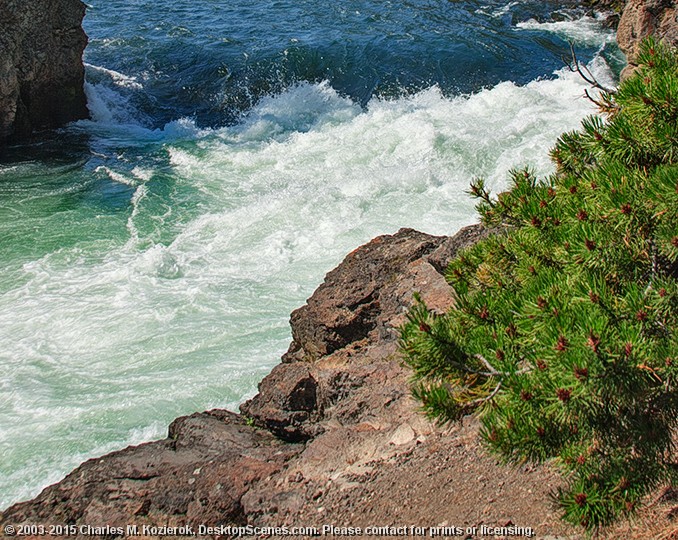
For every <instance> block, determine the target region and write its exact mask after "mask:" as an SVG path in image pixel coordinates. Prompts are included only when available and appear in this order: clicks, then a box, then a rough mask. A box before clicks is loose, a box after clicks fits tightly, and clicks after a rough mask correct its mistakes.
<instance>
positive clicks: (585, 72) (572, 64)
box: [563, 41, 616, 104]
mask: <svg viewBox="0 0 678 540" xmlns="http://www.w3.org/2000/svg"><path fill="white" fill-rule="evenodd" d="M570 55H571V59H570V60H566V59H564V58H563V61H564V62H565V64H566V65H567V67H568V68H569V70H570V71H572V72H573V73H578V74H579V76H580V77H581V78H582V79H584V80H585V81H586V82H587V83H588V84H590V85H591V86H593V87H594V88H597V89H598V90H602V91H603V92H607V93H608V94H615V93H616V92H615V90H614V88H608V87H607V86H603V85H602V84H600V83H599V82H598V80H597V79H596V77H595V76H594V75H593V73H591V71H590V70H589V68H587V67H586V66H585V65H584V64H582V63H581V62H579V59H578V58H577V53H576V51H575V50H574V44H573V43H572V42H571V41H570ZM586 95H587V97H588V98H589V99H591V96H590V95H589V93H588V92H586ZM592 101H593V100H592ZM596 104H598V103H597V102H596Z"/></svg>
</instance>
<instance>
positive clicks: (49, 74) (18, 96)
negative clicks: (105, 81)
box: [0, 0, 89, 144]
mask: <svg viewBox="0 0 678 540" xmlns="http://www.w3.org/2000/svg"><path fill="white" fill-rule="evenodd" d="M84 15H85V5H84V4H83V3H82V2H81V1H80V0H31V1H24V0H0V144H2V143H3V142H4V141H6V140H8V139H10V140H11V139H20V138H24V137H26V136H28V135H30V134H31V133H33V132H34V131H38V130H42V129H50V128H55V127H58V126H61V125H63V124H65V123H67V122H71V121H73V120H78V119H82V118H86V117H87V116H88V114H89V113H88V110H87V101H86V98H85V93H84V88H83V85H84V78H85V71H84V66H83V63H82V54H83V51H84V49H85V46H86V45H87V36H86V35H85V32H84V31H83V29H82V26H81V23H82V19H83V17H84Z"/></svg>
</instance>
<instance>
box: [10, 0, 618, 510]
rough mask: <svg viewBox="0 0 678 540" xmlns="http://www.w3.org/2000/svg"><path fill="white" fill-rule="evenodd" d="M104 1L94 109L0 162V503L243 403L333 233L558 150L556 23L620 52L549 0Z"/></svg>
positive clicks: (570, 88)
mask: <svg viewBox="0 0 678 540" xmlns="http://www.w3.org/2000/svg"><path fill="white" fill-rule="evenodd" d="M90 2H91V5H90V6H89V7H88V12H87V16H86V20H85V27H86V30H87V32H88V34H89V36H90V44H89V46H88V49H87V51H86V54H85V60H86V63H87V80H88V82H87V88H86V89H87V94H88V99H89V107H90V110H91V113H92V119H91V120H89V121H82V122H78V123H76V124H74V125H72V126H69V127H68V128H66V129H64V130H61V131H60V132H58V133H57V134H52V135H50V136H46V137H44V138H43V139H41V140H39V141H36V142H35V143H34V144H31V145H24V146H18V147H13V148H10V149H8V150H7V151H6V152H5V155H4V156H3V157H2V161H1V162H0V368H1V369H2V371H1V372H0V452H1V456H2V458H1V459H0V508H2V507H6V506H8V505H9V504H11V503H13V502H15V501H18V500H21V499H25V498H28V497H31V496H33V495H35V494H36V493H38V492H39V490H40V489H41V488H43V487H44V486H45V485H47V484H49V483H52V482H55V481H57V480H59V479H60V478H61V477H63V475H64V474H66V473H67V472H68V471H70V470H71V469H72V468H73V467H75V466H77V465H78V464H79V463H81V462H82V461H83V460H85V459H87V458H89V457H92V456H96V455H100V454H102V453H104V452H107V451H110V450H114V449H118V448H122V447H124V446H126V445H128V444H131V443H139V442H142V441H146V440H150V439H152V438H159V437H162V436H164V434H165V432H166V426H167V424H168V423H169V421H171V420H172V419H173V418H174V417H176V416H179V415H182V414H187V413H191V412H194V411H198V410H204V409H206V408H210V407H231V408H233V407H236V406H237V404H238V403H239V402H241V401H242V400H243V399H244V398H246V397H248V396H250V395H252V394H253V393H254V391H255V388H256V383H257V381H258V380H259V379H261V377H262V376H263V375H264V374H265V373H266V372H267V371H268V370H269V369H270V368H271V367H272V366H273V365H274V364H275V363H276V362H277V361H278V357H279V355H280V354H281V353H282V352H283V351H284V350H285V349H286V347H287V344H288V342H289V339H290V337H289V327H288V322H287V321H288V316H289V312H290V311H291V310H292V309H294V308H295V307H298V306H299V305H301V304H302V303H303V301H304V300H305V299H306V298H307V297H308V296H309V295H310V294H311V293H312V291H313V290H314V289H315V287H316V286H317V285H318V284H319V283H320V281H322V277H323V275H324V273H325V272H327V271H328V270H330V269H331V268H332V267H334V266H335V265H336V264H337V263H338V262H339V261H340V260H341V258H342V257H343V255H344V254H345V253H347V252H348V251H350V250H351V249H353V248H355V247H356V246H358V245H360V244H362V243H364V242H366V241H368V240H369V239H370V238H372V237H374V236H376V235H379V234H385V233H393V232H395V231H396V230H397V229H398V228H400V227H414V228H417V229H420V230H423V231H426V232H429V233H435V234H450V233H453V232H454V231H455V230H456V229H458V228H459V227H460V226H462V225H466V224H469V223H472V222H474V221H475V217H474V210H473V203H472V201H471V200H470V199H469V198H468V196H467V195H466V194H465V190H466V189H467V187H468V183H469V181H470V180H471V179H472V178H473V177H476V176H484V177H486V178H487V179H488V181H489V183H490V185H492V186H493V187H495V188H499V189H500V188H502V187H503V186H504V185H505V179H506V173H507V170H508V169H510V168H511V167H514V166H522V165H524V164H529V165H531V166H533V167H535V168H536V169H537V170H538V171H540V172H542V173H546V172H548V171H550V164H549V161H548V157H547V151H548V148H549V147H550V146H551V145H552V143H553V142H554V141H555V138H556V137H557V135H558V134H560V133H561V132H563V131H565V130H569V129H574V128H576V127H577V125H578V123H579V121H580V119H581V118H582V117H583V116H585V115H586V114H589V113H591V112H592V107H591V104H590V103H589V102H588V101H586V100H585V99H583V98H582V97H581V96H582V93H583V89H584V86H583V84H582V81H580V80H579V79H578V78H577V76H575V75H573V74H571V73H569V72H567V71H566V70H563V69H562V66H563V64H562V60H561V57H562V56H563V55H567V53H568V51H569V46H568V43H567V41H568V40H572V41H573V42H574V43H575V45H576V47H577V49H578V51H579V53H580V56H581V58H583V59H585V60H586V61H587V62H590V66H591V69H592V70H593V71H594V72H595V73H596V74H597V75H598V76H599V77H601V78H602V79H603V80H608V81H609V80H610V78H611V77H613V76H614V75H613V73H615V72H616V71H618V70H619V67H620V66H619V59H618V53H617V52H616V49H615V48H614V45H613V35H612V34H611V32H610V31H607V30H604V29H603V28H602V25H601V24H600V23H599V22H598V21H597V20H595V19H592V18H589V17H586V16H585V15H584V14H583V13H580V12H577V11H574V10H569V11H568V10H564V9H558V8H557V4H556V3H549V2H544V1H541V0H540V1H536V0H535V1H532V0H527V1H521V2H511V3H506V0H493V1H486V2H480V1H471V0H463V1H462V0H460V1H449V0H446V1H436V0H409V1H399V2H389V1H384V2H371V1H368V0H337V1H335V2H331V3H327V2H323V3H321V2H317V1H312V0H295V1H291V0H268V1H263V0H261V1H260V0H256V1H254V0H229V1H228V2H223V1H219V0H173V1H172V2H166V1H157V0H155V1H153V2H151V1H150V0H135V1H131V0H107V1H104V0H90ZM556 70H558V71H556Z"/></svg>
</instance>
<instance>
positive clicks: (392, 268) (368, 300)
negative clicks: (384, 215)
mask: <svg viewBox="0 0 678 540" xmlns="http://www.w3.org/2000/svg"><path fill="white" fill-rule="evenodd" d="M445 240H446V237H442V236H430V235H427V234H424V233H420V232H417V231H414V230H412V229H401V230H400V231H398V233H397V234H395V235H393V236H380V237H377V238H375V239H374V240H372V241H371V242H370V243H368V244H366V245H364V246H361V247H360V248H358V249H356V250H355V251H353V252H352V253H350V254H349V255H348V256H347V257H346V258H345V259H344V261H343V262H342V263H341V264H340V265H339V266H338V267H337V268H335V269H334V270H332V271H331V272H330V273H328V274H327V276H326V277H325V281H324V282H323V284H322V285H320V287H318V289H317V290H316V291H315V292H314V293H313V296H311V298H309V299H308V301H307V304H306V305H305V306H303V307H301V308H299V309H297V310H295V311H294V312H293V313H292V317H291V321H290V323H291V325H292V338H293V343H292V345H291V346H290V349H289V351H288V352H287V353H286V355H285V356H284V357H283V361H285V362H291V361H298V360H314V359H317V358H319V357H321V356H325V355H328V354H332V353H333V352H334V351H336V350H338V349H341V348H343V347H346V346H347V345H348V344H350V343H354V342H356V341H360V340H361V339H364V338H366V337H367V336H368V335H369V334H370V332H372V331H373V330H375V329H376V328H377V326H378V325H379V320H380V319H382V320H383V319H384V318H388V317H389V316H390V315H391V313H392V311H393V310H394V309H395V310H398V308H399V307H400V306H395V305H393V302H388V300H387V295H385V294H382V293H383V292H384V290H385V289H387V288H388V287H389V285H392V284H394V283H395V282H396V281H397V280H398V279H399V277H400V275H401V273H402V272H403V270H404V269H405V268H406V267H407V265H409V264H410V263H412V262H413V261H416V260H418V259H421V258H422V257H424V256H426V255H428V254H429V253H431V252H433V251H434V250H435V249H436V248H438V247H439V246H440V245H441V244H443V243H444V242H445ZM389 304H390V305H389Z"/></svg>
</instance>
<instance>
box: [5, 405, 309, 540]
mask: <svg viewBox="0 0 678 540" xmlns="http://www.w3.org/2000/svg"><path fill="white" fill-rule="evenodd" d="M299 451H300V448H299V447H298V446H297V445H285V444H283V443H281V442H280V441H279V440H277V439H276V438H275V437H273V436H272V435H271V434H270V433H267V432H265V431H261V430H257V429H255V428H252V427H250V426H247V425H245V424H244V421H243V419H242V418H241V417H239V416H238V415H236V414H234V413H229V412H226V411H211V412H206V413H200V414H194V415H191V416H187V417H183V418H179V419H177V420H175V421H174V422H173V423H172V425H171V427H170V430H169V438H167V439H165V440H163V441H157V442H152V443H147V444H142V445H140V446H136V447H129V448H126V449H124V450H122V451H120V452H114V453H112V454H109V455H107V456H105V457H103V458H100V459H92V460H89V461H87V462H85V463H83V464H82V465H81V466H80V467H78V468H77V469H76V470H75V471H73V472H72V473H71V474H70V475H68V476H67V477H66V478H65V479H64V480H62V481H61V482H59V483H58V484H56V485H54V486H50V487H49V488H47V489H45V490H44V491H43V492H42V493H41V494H40V495H39V496H38V497H37V498H36V499H34V500H33V501H31V502H28V503H21V504H17V505H14V506H13V507H11V508H10V509H8V510H7V511H5V512H4V513H3V514H2V515H1V516H0V521H1V522H2V523H12V524H21V523H40V524H42V525H49V524H55V525H65V524H75V523H79V524H90V525H91V524H106V525H109V526H111V527H126V526H127V525H131V524H137V525H139V527H141V526H143V525H146V524H152V525H168V526H177V527H178V526H182V525H193V526H195V527H197V526H198V525H199V524H203V523H209V524H210V525H212V524H214V525H218V524H222V523H231V524H238V523H243V522H244V521H245V516H244V514H243V510H242V505H241V503H240V501H241V498H242V496H243V495H244V494H245V493H247V491H248V490H249V489H250V487H251V486H252V485H253V484H254V483H255V482H257V481H259V480H261V479H262V478H265V477H268V476H270V475H271V474H273V473H275V472H276V471H279V470H281V468H282V467H283V466H284V464H285V462H286V461H287V460H288V459H290V458H291V457H292V456H294V455H296V454H297V453H298V452H299ZM140 530H141V529H140ZM87 536H89V535H87V534H77V535H75V536H74V537H75V538H80V537H82V538H85V537H87Z"/></svg>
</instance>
